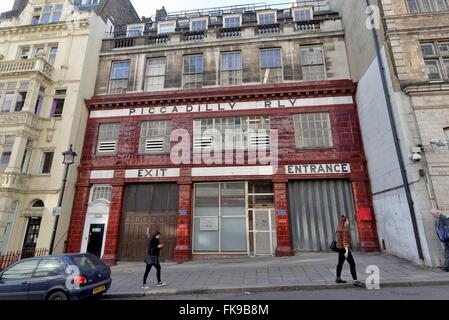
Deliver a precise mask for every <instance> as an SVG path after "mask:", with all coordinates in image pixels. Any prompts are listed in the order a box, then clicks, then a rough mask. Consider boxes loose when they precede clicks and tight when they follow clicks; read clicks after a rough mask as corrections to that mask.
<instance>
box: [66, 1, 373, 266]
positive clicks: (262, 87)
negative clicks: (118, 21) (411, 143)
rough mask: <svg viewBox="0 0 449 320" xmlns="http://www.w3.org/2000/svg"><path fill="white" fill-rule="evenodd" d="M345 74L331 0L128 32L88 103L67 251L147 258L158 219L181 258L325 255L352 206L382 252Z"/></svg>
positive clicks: (115, 44) (182, 19) (356, 228)
mask: <svg viewBox="0 0 449 320" xmlns="http://www.w3.org/2000/svg"><path fill="white" fill-rule="evenodd" d="M321 2H322V1H320V3H321ZM349 71H350V70H349V66H348V57H347V53H346V44H345V35H344V32H343V27H342V21H341V18H340V16H339V13H338V12H336V11H331V10H329V7H328V6H324V7H323V6H321V5H316V6H314V5H311V6H307V5H299V6H295V7H290V6H276V7H271V6H256V5H251V6H233V7H223V8H215V9H213V10H207V9H204V10H195V11H192V12H189V11H187V12H186V11H183V12H180V13H170V12H168V13H166V12H163V11H159V13H158V18H156V17H152V18H146V19H144V20H143V22H142V23H141V24H133V25H128V26H126V27H123V28H117V29H116V33H115V34H114V35H113V36H111V38H109V39H105V40H104V41H103V45H102V50H101V53H100V62H99V72H98V76H97V81H96V88H95V96H94V97H93V98H92V99H90V100H89V101H88V102H87V106H88V109H89V116H88V121H87V131H86V138H85V143H84V148H83V155H82V159H81V164H80V169H79V176H78V183H77V188H76V197H75V200H74V204H73V210H72V219H71V227H70V234H69V245H68V251H69V252H80V251H81V252H86V251H89V252H93V253H95V254H97V255H98V256H101V257H103V259H104V260H105V261H107V262H109V263H115V262H116V261H117V260H136V261H141V260H142V257H143V256H145V254H146V251H145V250H146V245H147V236H148V234H152V233H154V232H156V231H158V230H159V231H161V232H162V237H163V240H162V241H163V242H164V243H166V247H165V248H164V250H163V252H164V253H163V255H164V258H167V259H175V260H178V261H183V260H189V259H191V258H192V257H203V256H205V255H207V256H211V255H212V256H215V255H220V256H223V255H225V256H227V255H247V256H248V255H249V256H254V255H278V256H282V255H291V254H293V253H294V252H300V251H327V250H328V247H329V244H330V242H331V241H332V238H333V235H334V232H335V229H336V224H337V221H338V219H339V217H340V216H341V215H342V214H346V215H347V216H349V217H350V219H351V222H352V233H353V237H354V246H355V248H356V249H360V250H361V251H364V252H368V251H377V250H379V244H378V239H377V232H376V227H375V225H376V224H375V220H374V215H373V207H372V199H371V189H370V182H369V178H368V172H367V167H366V158H365V154H364V151H363V144H362V139H361V133H360V127H359V122H358V116H357V110H356V102H355V94H356V86H355V84H354V82H353V81H352V79H351V76H350V72H349ZM226 129H228V131H226V132H227V133H228V134H229V133H230V134H229V135H225V136H224V137H223V135H220V134H224V132H223V131H225V130H226ZM267 150H268V151H269V152H268V153H269V155H270V158H269V160H270V161H266V160H267V159H266V158H261V157H257V158H255V159H254V158H253V157H252V156H253V155H254V154H255V153H257V154H258V155H260V154H263V151H267ZM229 154H230V157H228V156H229ZM180 155H181V156H180ZM205 156H206V157H205ZM208 156H209V157H208ZM211 157H212V159H211Z"/></svg>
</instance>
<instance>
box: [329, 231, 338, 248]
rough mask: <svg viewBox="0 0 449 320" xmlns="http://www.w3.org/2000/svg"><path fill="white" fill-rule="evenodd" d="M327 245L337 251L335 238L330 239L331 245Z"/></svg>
mask: <svg viewBox="0 0 449 320" xmlns="http://www.w3.org/2000/svg"><path fill="white" fill-rule="evenodd" d="M335 236H337V232H335ZM329 247H330V249H331V250H332V251H334V252H338V251H339V250H338V247H337V241H336V240H335V239H334V240H332V242H331V245H330V246H329Z"/></svg>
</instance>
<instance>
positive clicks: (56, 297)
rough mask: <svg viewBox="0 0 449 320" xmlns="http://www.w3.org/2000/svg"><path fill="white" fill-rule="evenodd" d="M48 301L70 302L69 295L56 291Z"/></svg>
mask: <svg viewBox="0 0 449 320" xmlns="http://www.w3.org/2000/svg"><path fill="white" fill-rule="evenodd" d="M47 300H68V298H67V295H66V294H65V293H64V292H62V291H56V292H53V293H52V294H50V295H49V296H48V298H47Z"/></svg>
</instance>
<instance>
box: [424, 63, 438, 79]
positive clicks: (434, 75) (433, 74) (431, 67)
mask: <svg viewBox="0 0 449 320" xmlns="http://www.w3.org/2000/svg"><path fill="white" fill-rule="evenodd" d="M425 64H426V70H427V75H428V77H429V80H431V81H432V80H441V75H440V70H439V67H438V61H437V60H426V61H425Z"/></svg>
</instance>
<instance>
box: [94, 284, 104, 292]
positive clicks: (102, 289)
mask: <svg viewBox="0 0 449 320" xmlns="http://www.w3.org/2000/svg"><path fill="white" fill-rule="evenodd" d="M103 291H106V286H101V287H98V288H95V289H94V294H97V293H100V292H103Z"/></svg>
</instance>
